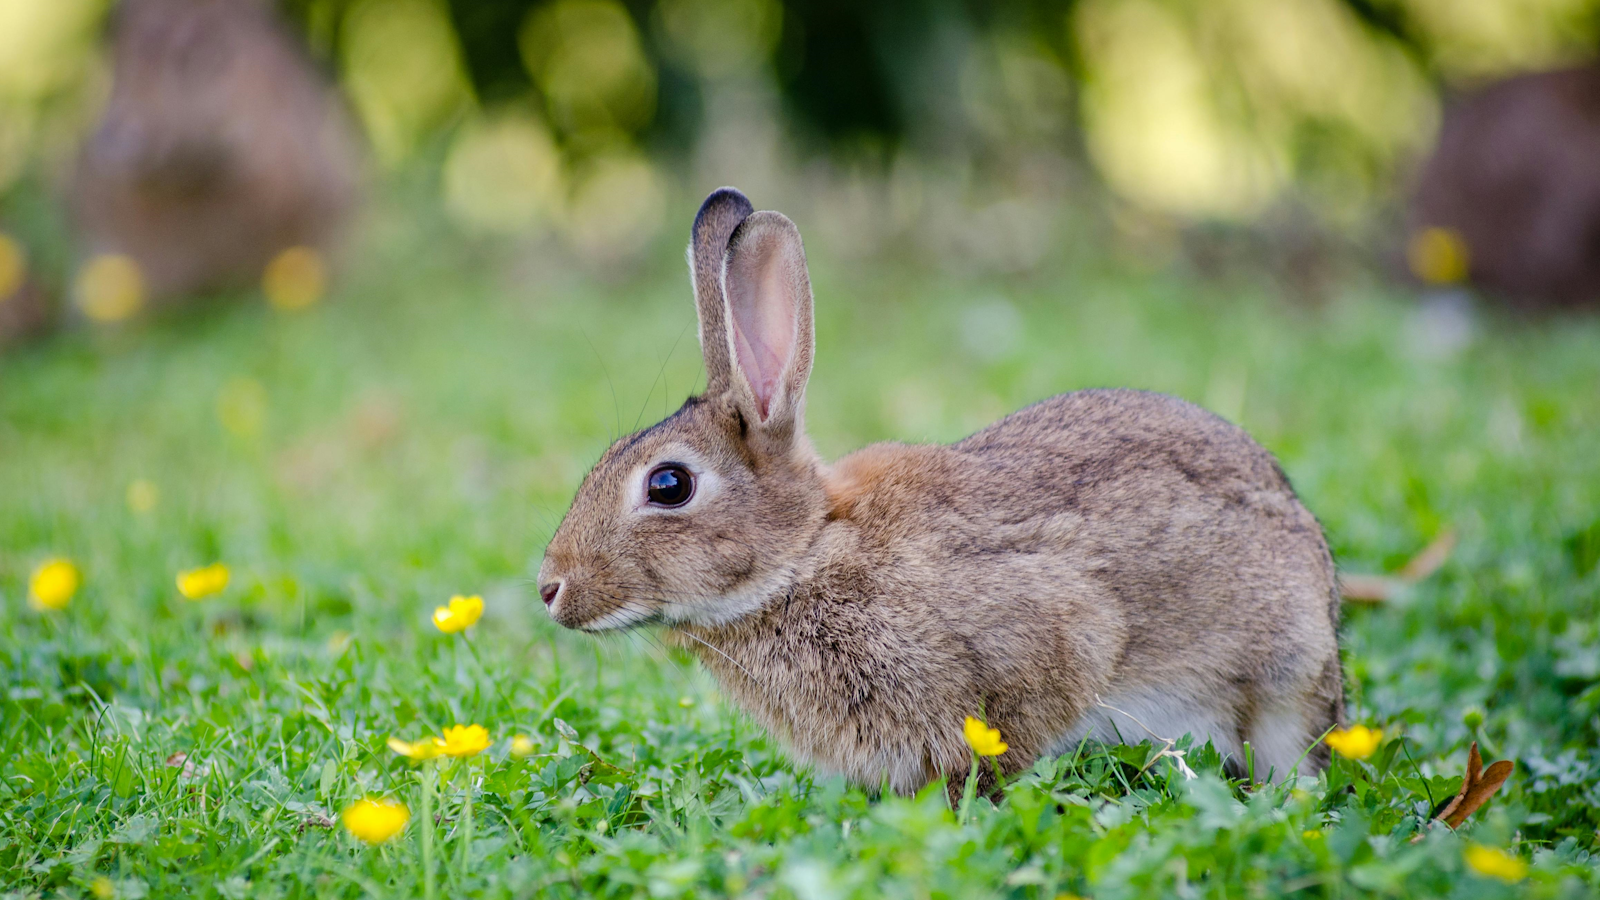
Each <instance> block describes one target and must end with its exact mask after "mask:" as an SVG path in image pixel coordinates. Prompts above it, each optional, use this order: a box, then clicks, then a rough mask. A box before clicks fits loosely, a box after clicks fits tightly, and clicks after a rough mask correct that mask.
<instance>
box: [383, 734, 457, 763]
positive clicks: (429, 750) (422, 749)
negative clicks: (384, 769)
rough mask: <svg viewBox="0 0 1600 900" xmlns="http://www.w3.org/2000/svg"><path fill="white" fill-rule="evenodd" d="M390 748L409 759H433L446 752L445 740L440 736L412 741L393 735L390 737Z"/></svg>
mask: <svg viewBox="0 0 1600 900" xmlns="http://www.w3.org/2000/svg"><path fill="white" fill-rule="evenodd" d="M389 749H390V750H393V751H394V752H396V753H398V754H400V755H401V756H404V757H407V758H409V759H433V758H434V757H435V756H439V755H441V754H443V753H444V741H441V740H439V739H438V738H423V739H422V740H420V741H416V742H415V743H412V742H409V741H402V740H400V739H399V738H397V737H392V738H389Z"/></svg>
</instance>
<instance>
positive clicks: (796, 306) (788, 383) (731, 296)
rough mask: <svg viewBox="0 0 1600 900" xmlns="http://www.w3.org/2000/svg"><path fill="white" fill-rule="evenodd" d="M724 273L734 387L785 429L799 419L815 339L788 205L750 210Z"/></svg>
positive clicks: (750, 407)
mask: <svg viewBox="0 0 1600 900" xmlns="http://www.w3.org/2000/svg"><path fill="white" fill-rule="evenodd" d="M723 278H724V281H723V287H724V293H725V294H726V295H727V298H728V326H729V327H728V343H729V346H730V348H731V350H732V355H733V361H734V372H735V377H734V382H735V392H736V394H737V395H739V400H740V401H741V403H743V404H745V405H746V407H747V408H746V412H747V413H748V414H751V417H752V418H753V419H754V420H755V421H756V422H757V423H758V424H760V425H761V426H762V427H763V428H764V429H766V430H767V431H768V433H772V434H779V433H783V432H786V431H787V430H788V429H790V428H792V427H793V426H794V425H795V424H796V423H797V422H798V420H799V414H800V410H801V404H802V402H803V401H804V399H805V390H806V379H807V378H809V377H810V376H811V357H812V353H813V350H814V346H815V338H814V336H813V334H812V318H811V278H810V276H809V275H807V274H806V253H805V248H804V247H803V246H801V243H800V231H799V229H797V228H795V227H794V223H793V222H791V221H789V219H788V218H787V217H786V216H784V215H783V214H782V213H776V212H770V211H762V212H758V213H752V214H751V215H750V216H749V217H748V218H746V219H745V220H744V221H743V222H741V223H740V224H739V227H738V228H737V229H735V230H734V232H733V237H732V238H731V239H730V240H729V242H728V262H727V267H726V273H725V275H724V276H723Z"/></svg>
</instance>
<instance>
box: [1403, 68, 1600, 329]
mask: <svg viewBox="0 0 1600 900" xmlns="http://www.w3.org/2000/svg"><path fill="white" fill-rule="evenodd" d="M1409 219H1410V221H1409V223H1408V224H1409V229H1408V234H1409V235H1410V236H1411V239H1412V240H1415V239H1416V238H1415V236H1416V235H1418V234H1420V233H1422V232H1423V231H1424V230H1426V229H1430V228H1444V229H1448V230H1449V231H1451V232H1454V234H1455V235H1456V237H1457V239H1458V240H1460V241H1461V242H1462V243H1463V245H1464V249H1465V251H1466V252H1465V255H1466V260H1465V263H1466V265H1465V269H1466V272H1465V273H1464V274H1465V275H1466V277H1467V278H1468V280H1470V281H1471V282H1472V283H1473V284H1474V285H1476V286H1477V287H1479V288H1481V289H1483V290H1484V291H1485V292H1487V293H1489V294H1491V295H1493V296H1494V297H1496V298H1497V299H1500V300H1502V301H1504V302H1505V303H1507V305H1509V306H1512V307H1514V308H1520V309H1526V310H1538V309H1552V308H1563V307H1569V308H1570V307H1582V306H1590V307H1592V306H1595V305H1597V304H1600V65H1595V64H1590V65H1586V66H1582V67H1579V68H1572V69H1562V70H1557V71H1549V72H1534V73H1529V74H1523V75H1517V76H1515V77H1512V78H1508V79H1505V80H1503V81H1498V82H1495V83H1493V84H1491V85H1489V86H1487V87H1485V88H1482V89H1480V90H1478V91H1476V92H1474V93H1471V94H1469V95H1467V96H1465V97H1463V98H1461V99H1460V100H1459V101H1458V102H1456V103H1454V104H1452V105H1451V106H1450V107H1449V108H1447V109H1446V110H1445V114H1444V121H1443V123H1442V124H1441V126H1440V128H1439V140H1438V146H1437V147H1436V148H1435V149H1434V151H1433V155H1432V156H1430V157H1429V158H1428V159H1427V161H1426V162H1425V163H1424V164H1423V166H1422V168H1421V171H1420V173H1419V174H1418V177H1417V183H1416V188H1415V192H1414V193H1413V195H1412V197H1411V201H1410V210H1409Z"/></svg>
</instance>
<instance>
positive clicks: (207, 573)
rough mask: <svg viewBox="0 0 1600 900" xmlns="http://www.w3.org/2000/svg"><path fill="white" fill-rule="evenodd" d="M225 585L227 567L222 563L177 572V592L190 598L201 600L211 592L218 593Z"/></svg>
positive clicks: (226, 583) (226, 581)
mask: <svg viewBox="0 0 1600 900" xmlns="http://www.w3.org/2000/svg"><path fill="white" fill-rule="evenodd" d="M227 586H228V567H227V566H225V565H223V564H222V563H212V564H211V565H209V566H202V567H200V568H198V569H190V570H188V571H187V572H179V573H178V593H180V594H182V595H183V596H184V597H186V598H188V599H190V600H202V599H204V598H206V597H209V596H211V595H212V594H220V593H222V590H223V588H226V587H227Z"/></svg>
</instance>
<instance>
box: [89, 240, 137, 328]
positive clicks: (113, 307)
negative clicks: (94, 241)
mask: <svg viewBox="0 0 1600 900" xmlns="http://www.w3.org/2000/svg"><path fill="white" fill-rule="evenodd" d="M144 291H145V288H144V273H143V272H142V271H140V269H139V264H138V263H137V262H135V261H134V259H133V257H131V256H126V255H124V254H121V253H102V254H100V255H98V256H95V257H92V258H91V259H90V260H89V261H88V262H87V263H85V264H84V266H83V268H82V269H80V270H79V271H78V281H77V297H78V307H79V308H80V309H82V310H83V313H84V315H86V316H88V317H89V318H91V319H93V320H94V321H96V322H120V321H122V320H124V319H127V318H128V317H130V316H132V315H133V314H134V313H136V312H138V311H139V310H140V308H141V307H143V306H144V299H145V296H144Z"/></svg>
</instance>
